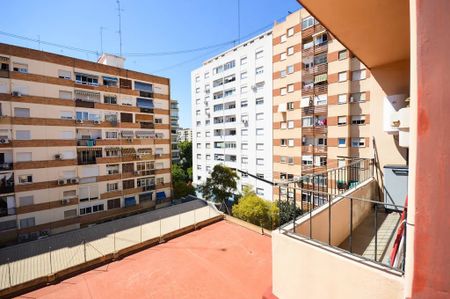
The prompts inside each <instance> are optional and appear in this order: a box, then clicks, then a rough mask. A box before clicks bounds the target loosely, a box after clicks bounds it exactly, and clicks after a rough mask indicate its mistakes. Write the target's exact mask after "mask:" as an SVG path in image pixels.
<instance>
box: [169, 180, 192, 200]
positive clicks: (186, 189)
mask: <svg viewBox="0 0 450 299" xmlns="http://www.w3.org/2000/svg"><path fill="white" fill-rule="evenodd" d="M187 195H195V188H194V186H192V184H191V183H185V182H183V181H178V182H174V183H173V196H174V198H181V197H185V196H187Z"/></svg>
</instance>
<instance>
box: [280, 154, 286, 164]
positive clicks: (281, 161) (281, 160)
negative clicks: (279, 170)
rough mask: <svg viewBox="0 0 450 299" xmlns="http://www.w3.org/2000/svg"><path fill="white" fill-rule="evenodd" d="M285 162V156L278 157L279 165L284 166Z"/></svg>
mask: <svg viewBox="0 0 450 299" xmlns="http://www.w3.org/2000/svg"><path fill="white" fill-rule="evenodd" d="M286 161H287V157H286V156H281V157H280V163H281V164H285V163H286Z"/></svg>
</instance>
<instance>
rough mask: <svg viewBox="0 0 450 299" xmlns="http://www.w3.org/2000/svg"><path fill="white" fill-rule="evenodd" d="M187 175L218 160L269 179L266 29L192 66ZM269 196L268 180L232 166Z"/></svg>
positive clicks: (205, 170)
mask: <svg viewBox="0 0 450 299" xmlns="http://www.w3.org/2000/svg"><path fill="white" fill-rule="evenodd" d="M191 76H192V148H193V180H194V184H196V185H198V184H201V183H202V182H204V181H205V180H206V178H207V177H208V176H209V173H210V172H211V171H212V169H213V167H214V166H215V165H216V164H218V163H223V164H225V165H226V166H228V167H230V168H233V169H236V170H243V171H246V172H248V173H249V174H251V175H255V176H257V177H260V178H264V179H265V180H268V181H272V31H267V32H265V33H263V34H261V35H259V36H256V37H255V38H252V39H250V40H248V41H246V42H244V43H241V44H240V45H238V46H236V47H234V48H232V49H230V50H228V51H226V52H224V53H222V54H219V55H217V56H215V57H213V58H211V59H208V60H207V61H205V62H204V63H203V66H202V67H200V68H198V69H196V70H194V71H193V72H192V75H191ZM238 175H239V176H240V180H239V183H238V188H239V190H240V191H241V190H242V189H243V187H244V186H245V185H249V186H251V187H252V188H253V189H254V191H255V192H256V193H257V194H258V195H259V196H261V197H263V198H265V199H268V200H272V186H271V185H270V184H269V183H266V182H264V181H261V180H259V179H256V178H254V177H251V176H249V175H245V174H242V173H240V172H238Z"/></svg>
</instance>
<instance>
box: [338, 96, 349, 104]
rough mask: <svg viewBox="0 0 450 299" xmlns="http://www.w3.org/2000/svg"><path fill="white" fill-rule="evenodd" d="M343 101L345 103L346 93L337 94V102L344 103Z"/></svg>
mask: <svg viewBox="0 0 450 299" xmlns="http://www.w3.org/2000/svg"><path fill="white" fill-rule="evenodd" d="M345 103H347V95H346V94H340V95H338V104H345Z"/></svg>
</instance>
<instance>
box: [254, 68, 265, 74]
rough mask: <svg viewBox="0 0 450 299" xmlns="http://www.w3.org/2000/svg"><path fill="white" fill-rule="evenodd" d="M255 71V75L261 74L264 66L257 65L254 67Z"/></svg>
mask: <svg viewBox="0 0 450 299" xmlns="http://www.w3.org/2000/svg"><path fill="white" fill-rule="evenodd" d="M255 73H256V75H261V74H262V73H264V67H263V66H259V67H257V68H256V69H255Z"/></svg>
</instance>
